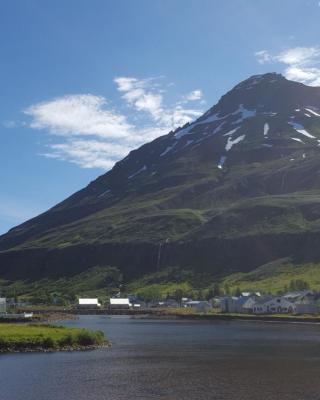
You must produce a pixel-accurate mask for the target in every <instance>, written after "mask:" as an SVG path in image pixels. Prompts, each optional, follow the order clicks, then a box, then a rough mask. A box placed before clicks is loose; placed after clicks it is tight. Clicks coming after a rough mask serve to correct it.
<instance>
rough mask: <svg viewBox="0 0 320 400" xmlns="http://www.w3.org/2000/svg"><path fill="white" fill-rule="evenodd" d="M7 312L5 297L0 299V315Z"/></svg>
mask: <svg viewBox="0 0 320 400" xmlns="http://www.w3.org/2000/svg"><path fill="white" fill-rule="evenodd" d="M6 312H7V300H6V298H5V297H0V314H5V313H6Z"/></svg>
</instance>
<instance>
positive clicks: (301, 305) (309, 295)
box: [283, 290, 318, 314]
mask: <svg viewBox="0 0 320 400" xmlns="http://www.w3.org/2000/svg"><path fill="white" fill-rule="evenodd" d="M283 297H284V298H285V299H286V300H288V301H290V302H292V303H294V305H295V312H296V314H316V313H318V306H317V303H316V301H315V295H314V293H313V292H312V291H310V290H302V291H296V292H290V293H287V294H285V295H284V296H283Z"/></svg>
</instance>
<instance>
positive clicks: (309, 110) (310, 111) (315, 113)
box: [306, 108, 320, 117]
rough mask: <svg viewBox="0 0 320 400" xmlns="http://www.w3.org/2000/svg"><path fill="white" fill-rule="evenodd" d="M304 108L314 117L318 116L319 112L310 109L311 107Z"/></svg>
mask: <svg viewBox="0 0 320 400" xmlns="http://www.w3.org/2000/svg"><path fill="white" fill-rule="evenodd" d="M306 110H307V111H308V112H309V113H311V114H313V115H315V116H316V117H320V114H319V113H317V112H316V111H314V110H311V108H306Z"/></svg>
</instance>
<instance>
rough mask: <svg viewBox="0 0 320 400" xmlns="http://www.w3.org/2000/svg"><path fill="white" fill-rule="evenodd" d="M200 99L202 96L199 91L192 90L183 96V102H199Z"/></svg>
mask: <svg viewBox="0 0 320 400" xmlns="http://www.w3.org/2000/svg"><path fill="white" fill-rule="evenodd" d="M202 97H203V94H202V91H201V90H200V89H197V90H193V91H192V92H190V93H188V94H186V95H185V96H183V98H184V100H185V101H197V100H201V99H202Z"/></svg>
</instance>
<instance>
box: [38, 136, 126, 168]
mask: <svg viewBox="0 0 320 400" xmlns="http://www.w3.org/2000/svg"><path fill="white" fill-rule="evenodd" d="M48 148H49V149H50V152H48V153H44V154H43V155H44V156H46V157H49V158H57V159H60V160H66V161H69V162H71V163H74V164H76V165H79V166H80V167H82V168H102V169H110V168H112V166H113V165H114V163H115V162H116V161H117V160H119V159H120V158H123V157H125V156H126V155H127V154H128V153H129V151H130V149H131V148H130V146H124V145H122V144H118V143H106V142H102V141H98V140H70V141H67V142H65V143H57V144H50V145H48Z"/></svg>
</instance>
